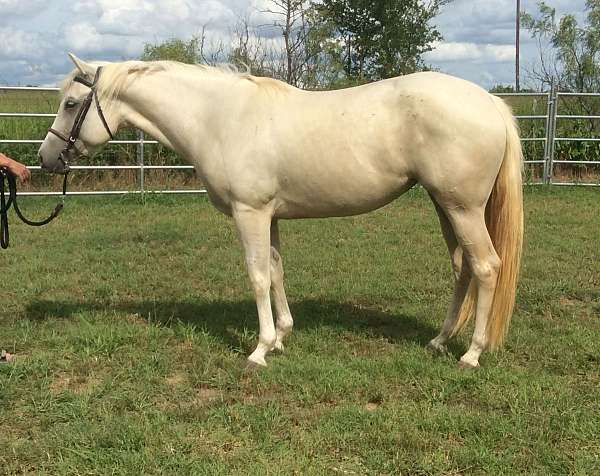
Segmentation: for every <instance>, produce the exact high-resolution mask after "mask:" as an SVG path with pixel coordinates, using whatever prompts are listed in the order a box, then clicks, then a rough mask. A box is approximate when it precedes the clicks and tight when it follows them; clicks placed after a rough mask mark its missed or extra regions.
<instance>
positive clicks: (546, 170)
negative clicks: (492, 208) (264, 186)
mask: <svg viewBox="0 0 600 476" xmlns="http://www.w3.org/2000/svg"><path fill="white" fill-rule="evenodd" d="M3 91H30V92H32V93H40V92H57V91H58V88H40V87H7V86H0V92H3ZM496 95H497V96H500V97H503V98H515V99H518V98H528V97H536V98H541V99H542V100H543V101H545V103H546V104H545V105H546V114H531V115H517V116H516V118H517V119H518V121H519V122H521V123H524V122H526V121H541V122H543V123H544V127H543V130H544V135H543V136H535V137H524V138H522V139H521V140H522V142H523V144H524V146H525V144H527V143H543V154H542V155H541V156H540V157H539V158H535V157H534V158H529V159H527V160H525V164H526V165H529V166H538V167H541V168H542V174H541V177H539V179H538V180H536V179H532V180H529V182H530V183H543V184H552V185H588V186H600V180H598V179H597V180H596V182H594V183H590V182H585V183H584V182H581V181H577V182H575V181H572V182H569V181H557V180H555V170H556V166H557V165H560V166H577V165H585V166H594V167H597V166H599V165H600V161H597V160H556V159H555V155H556V146H557V144H559V143H561V142H573V141H579V142H590V143H595V142H600V137H557V136H556V132H557V122H558V121H569V120H591V121H595V120H600V116H598V115H591V114H590V115H585V114H559V113H558V109H559V106H558V105H559V100H560V98H561V97H589V98H600V93H566V92H559V91H558V89H557V88H556V87H554V86H553V87H552V88H551V89H550V91H548V92H541V93H498V94H496ZM54 117H56V114H53V113H40V112H0V119H2V118H32V119H47V118H54ZM42 142H43V139H39V138H37V139H34V138H31V139H0V144H41V143H42ZM119 144H121V145H123V144H129V145H135V146H136V158H137V160H136V164H135V165H73V166H71V169H72V170H88V171H89V170H109V171H117V170H135V171H137V174H136V175H137V179H136V184H135V187H134V188H133V189H130V190H79V191H70V192H68V194H69V195H122V194H132V193H133V194H144V193H147V192H149V191H151V192H153V193H173V194H184V193H187V194H189V193H192V194H198V193H201V194H203V193H206V190H205V189H204V188H193V189H179V188H163V189H161V190H154V189H153V190H148V189H147V187H146V172H147V171H151V170H193V169H194V168H193V166H191V165H150V164H147V163H146V161H145V155H146V146H147V145H156V144H158V142H157V141H156V140H148V139H146V137H145V135H144V133H143V132H142V131H137V132H136V139H135V140H112V141H110V142H109V145H119ZM28 168H29V169H31V170H39V169H40V167H39V166H29V167H28ZM599 177H600V174H599ZM19 193H20V194H21V195H57V194H59V193H60V192H51V191H38V192H36V191H26V192H19Z"/></svg>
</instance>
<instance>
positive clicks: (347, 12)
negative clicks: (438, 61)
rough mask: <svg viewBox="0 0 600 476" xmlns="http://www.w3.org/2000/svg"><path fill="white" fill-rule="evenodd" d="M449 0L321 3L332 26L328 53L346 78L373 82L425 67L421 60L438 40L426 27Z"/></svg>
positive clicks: (320, 8)
mask: <svg viewBox="0 0 600 476" xmlns="http://www.w3.org/2000/svg"><path fill="white" fill-rule="evenodd" d="M446 3H449V0H434V1H432V2H429V3H428V4H424V3H423V2H421V1H419V0H393V1H387V2H372V1H369V0H324V1H323V2H322V4H320V5H318V6H317V9H318V11H319V13H320V15H321V17H322V19H323V21H324V22H325V23H329V24H331V25H332V32H333V33H334V36H333V39H334V40H335V41H336V42H337V45H336V48H335V49H334V50H333V51H332V52H331V53H332V56H333V55H335V56H336V57H337V61H339V63H340V64H341V65H342V66H343V70H344V73H345V75H346V77H348V78H352V79H356V78H358V79H362V78H366V79H369V80H378V79H383V78H389V77H392V76H398V75H400V74H407V73H412V72H414V71H417V70H420V69H423V68H424V63H423V59H422V55H423V54H424V53H425V52H427V51H431V50H432V49H433V43H434V42H435V41H438V40H440V39H441V38H442V36H441V34H440V32H439V31H438V30H437V29H436V28H435V27H434V26H431V25H430V21H431V20H432V19H433V18H434V17H435V15H437V13H438V12H439V9H440V7H441V6H442V5H444V4H446Z"/></svg>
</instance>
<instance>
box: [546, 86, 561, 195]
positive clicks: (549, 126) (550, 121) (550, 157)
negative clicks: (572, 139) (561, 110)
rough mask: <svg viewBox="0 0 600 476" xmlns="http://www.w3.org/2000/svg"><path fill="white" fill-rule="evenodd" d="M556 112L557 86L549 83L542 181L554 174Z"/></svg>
mask: <svg viewBox="0 0 600 476" xmlns="http://www.w3.org/2000/svg"><path fill="white" fill-rule="evenodd" d="M557 112H558V87H557V86H556V85H555V84H554V80H552V82H551V83H550V92H549V95H548V118H547V119H546V147H545V148H544V154H545V157H544V183H545V184H547V185H549V184H551V183H552V179H553V175H554V150H555V144H556V141H555V140H554V138H555V137H556V115H557Z"/></svg>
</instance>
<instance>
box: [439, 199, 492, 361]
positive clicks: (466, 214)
mask: <svg viewBox="0 0 600 476" xmlns="http://www.w3.org/2000/svg"><path fill="white" fill-rule="evenodd" d="M445 211H446V214H447V216H448V219H449V220H450V223H451V224H452V228H453V230H454V233H455V235H456V238H457V240H458V243H459V245H460V246H461V248H462V250H463V253H464V254H465V256H466V258H467V262H468V264H469V267H470V269H471V272H472V273H473V279H474V280H475V285H476V287H477V307H476V311H475V331H474V333H473V337H472V339H471V345H470V346H469V350H468V351H467V353H466V354H465V355H463V356H462V357H461V359H460V362H461V367H477V366H479V356H480V355H481V353H482V352H483V351H484V350H485V348H486V347H487V337H486V331H487V324H488V320H489V318H490V312H491V310H492V302H493V299H494V293H495V291H496V284H497V280H498V272H499V270H500V265H501V263H500V258H499V257H498V255H497V253H496V250H495V249H494V245H493V244H492V240H491V238H490V235H489V233H488V230H487V227H486V224H485V207H477V208H462V207H458V208H453V207H445ZM463 268H464V266H463Z"/></svg>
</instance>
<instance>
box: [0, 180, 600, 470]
mask: <svg viewBox="0 0 600 476" xmlns="http://www.w3.org/2000/svg"><path fill="white" fill-rule="evenodd" d="M525 198H526V213H527V229H526V235H527V236H526V243H527V245H526V250H525V257H524V267H523V277H522V281H521V285H520V288H519V295H518V303H517V309H516V314H515V316H514V320H513V325H512V327H511V331H510V335H509V338H508V343H507V346H506V348H505V349H504V350H503V351H501V352H498V353H495V354H485V355H484V356H483V357H482V365H483V367H482V368H481V369H480V370H478V371H474V372H464V371H460V370H458V368H457V365H456V359H457V358H458V357H459V356H460V355H461V353H462V352H464V351H465V350H466V346H467V342H468V340H467V339H468V335H463V336H461V337H459V338H458V339H457V340H456V341H455V342H454V343H453V344H452V346H451V351H452V353H453V354H454V358H445V357H444V358H440V357H434V356H432V355H430V354H429V353H428V352H427V351H426V350H425V349H424V345H425V344H426V342H427V341H428V340H429V339H431V338H432V337H433V336H434V335H435V334H436V332H437V330H438V328H439V326H440V324H441V321H442V318H443V315H444V313H445V309H446V306H447V304H448V301H449V299H450V293H451V271H450V265H449V260H448V259H447V257H446V251H445V247H444V244H443V241H442V238H441V233H440V232H439V227H438V224H437V221H436V217H435V213H434V212H433V210H432V207H431V205H430V203H429V202H428V199H427V198H426V197H425V196H424V195H423V194H422V193H421V192H420V191H416V192H411V193H409V194H408V195H407V196H405V197H403V198H401V199H400V200H398V201H397V202H395V203H394V204H392V205H391V206H388V207H386V208H384V209H382V210H380V211H378V212H375V213H372V214H370V215H365V216H360V217H355V218H346V219H329V220H308V221H296V222H283V223H282V226H281V231H282V240H283V246H284V250H283V251H284V262H285V268H286V272H287V274H286V287H287V291H288V296H289V299H290V304H291V308H292V312H293V314H294V317H295V321H296V327H295V330H294V333H293V334H292V336H291V338H290V339H289V340H288V342H287V350H286V353H285V355H280V356H275V355H274V356H271V357H270V358H269V359H268V362H269V367H268V368H267V369H264V370H261V371H260V372H258V373H257V374H252V375H245V374H244V373H243V372H242V368H243V365H244V361H245V357H246V356H247V355H248V354H249V352H251V351H252V349H253V347H254V345H255V343H256V337H257V328H258V323H257V319H256V313H255V308H254V303H253V301H252V297H251V293H250V290H249V286H248V280H247V278H246V275H245V270H244V266H243V257H242V253H241V249H240V246H239V244H238V242H237V238H236V234H235V231H234V227H233V225H232V223H231V222H230V220H229V219H227V218H225V217H223V216H222V215H220V214H218V213H217V212H216V211H214V209H212V208H211V207H210V205H208V204H207V202H206V200H205V199H204V198H202V197H177V198H169V197H162V198H152V197H150V198H149V199H148V201H147V202H146V203H145V204H140V203H139V202H138V200H137V199H132V198H113V199H98V198H96V199H92V198H82V199H79V200H74V199H69V200H68V203H67V207H66V209H65V212H64V215H63V216H61V217H60V219H59V220H57V221H56V222H54V223H53V224H51V225H49V226H48V227H46V228H43V229H39V228H36V229H31V228H26V227H25V226H22V225H20V224H18V223H17V222H16V220H15V219H14V218H15V217H14V216H12V217H11V218H12V219H13V220H12V229H11V231H12V235H11V239H12V246H11V248H10V249H9V250H7V251H5V252H2V254H0V260H1V261H2V271H3V274H4V294H3V301H2V307H1V309H0V345H1V346H2V347H4V348H6V349H8V350H9V351H15V352H16V354H17V355H18V357H19V358H18V360H17V361H16V362H15V363H14V364H11V365H4V366H0V474H7V475H10V474H36V475H38V474H41V475H44V474H51V475H63V474H65V475H66V474H123V475H131V474H178V475H184V474H190V475H202V474H210V475H213V474H223V475H225V474H248V475H256V474H281V475H289V474H301V475H304V474H311V475H312V474H315V475H317V474H327V475H329V474H360V475H364V474H373V475H374V474H390V475H392V474H394V475H396V474H423V475H424V474H435V475H438V474H503V475H506V474H540V475H542V474H543V475H546V474H561V475H562V474H582V475H583V474H586V475H588V474H599V473H600V371H599V368H600V367H599V364H600V317H599V315H600V291H599V289H600V256H599V251H598V250H599V249H600V238H599V235H598V230H599V229H600V213H599V212H600V206H599V201H598V200H599V195H598V192H597V191H595V190H581V189H552V190H550V189H545V188H535V189H528V190H527V192H526V195H525ZM51 204H52V201H49V200H42V201H37V200H33V199H32V200H29V201H25V200H23V204H22V208H24V209H25V210H26V211H27V212H28V213H29V214H31V215H33V214H34V213H37V214H38V215H39V216H41V215H43V214H45V213H46V211H48V210H49V209H50V208H51V207H52V205H51Z"/></svg>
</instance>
